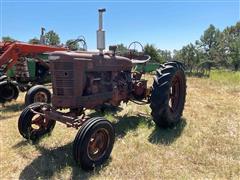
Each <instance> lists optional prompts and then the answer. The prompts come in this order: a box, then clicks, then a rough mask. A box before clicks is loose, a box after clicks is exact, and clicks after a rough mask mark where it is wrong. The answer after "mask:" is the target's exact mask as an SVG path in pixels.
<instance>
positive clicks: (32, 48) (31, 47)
mask: <svg viewBox="0 0 240 180" xmlns="http://www.w3.org/2000/svg"><path fill="white" fill-rule="evenodd" d="M63 50H65V51H66V50H67V49H66V48H63V47H53V46H46V45H36V44H27V43H22V42H16V41H15V42H0V103H5V102H6V101H11V100H12V99H16V98H17V97H18V93H19V89H20V90H21V91H25V90H28V89H29V85H30V84H29V82H30V79H29V70H28V67H27V58H33V59H35V60H36V67H37V68H36V74H35V77H36V78H35V79H33V80H32V81H33V83H32V84H31V85H33V84H36V83H40V82H42V80H43V77H45V76H44V75H45V74H47V73H48V72H49V71H48V70H49V64H48V62H46V61H43V60H42V59H41V57H40V55H42V54H43V53H48V52H53V51H63ZM14 65H15V66H16V77H15V78H14V80H12V79H9V78H8V77H7V76H6V75H4V74H5V73H6V72H7V70H9V69H10V68H12V67H13V66H14ZM50 97H51V94H50V93H49V92H48V90H47V89H46V88H44V87H43V86H37V87H34V88H32V89H31V90H30V91H29V92H28V94H27V96H26V100H27V104H30V103H31V102H34V101H39V100H40V101H43V102H50ZM34 98H35V100H34ZM44 98H45V99H44Z"/></svg>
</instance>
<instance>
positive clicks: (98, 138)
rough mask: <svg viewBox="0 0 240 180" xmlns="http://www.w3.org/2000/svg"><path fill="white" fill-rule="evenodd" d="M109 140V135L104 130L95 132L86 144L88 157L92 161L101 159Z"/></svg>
mask: <svg viewBox="0 0 240 180" xmlns="http://www.w3.org/2000/svg"><path fill="white" fill-rule="evenodd" d="M109 139H110V137H109V133H108V132H107V131H106V129H98V130H96V131H95V132H94V133H93V134H92V136H91V137H90V140H89V142H88V147H87V154H88V157H89V158H90V159H91V160H93V161H97V160H99V159H101V158H102V157H103V156H104V154H105V153H106V150H107V148H108V146H109Z"/></svg>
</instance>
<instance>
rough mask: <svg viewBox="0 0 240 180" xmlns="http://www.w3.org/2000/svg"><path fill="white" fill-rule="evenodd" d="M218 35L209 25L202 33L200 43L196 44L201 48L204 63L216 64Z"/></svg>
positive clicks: (219, 37) (219, 36)
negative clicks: (204, 59)
mask: <svg viewBox="0 0 240 180" xmlns="http://www.w3.org/2000/svg"><path fill="white" fill-rule="evenodd" d="M220 34H221V33H220V31H219V30H218V29H217V28H215V26H213V25H212V24H211V25H210V26H209V28H208V29H206V30H205V31H204V33H203V35H202V36H201V38H200V41H197V42H196V44H197V45H198V46H199V47H201V48H202V50H203V52H204V54H205V58H206V61H211V63H210V64H211V65H213V64H215V63H217V57H219V43H220V39H221V35H220ZM210 69H211V67H210Z"/></svg>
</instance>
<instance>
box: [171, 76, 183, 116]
mask: <svg viewBox="0 0 240 180" xmlns="http://www.w3.org/2000/svg"><path fill="white" fill-rule="evenodd" d="M181 87H182V80H181V74H180V73H177V74H175V75H174V76H173V78H172V82H171V87H170V93H169V97H170V98H169V107H170V110H171V112H172V113H177V112H178V109H179V102H180V99H181Z"/></svg>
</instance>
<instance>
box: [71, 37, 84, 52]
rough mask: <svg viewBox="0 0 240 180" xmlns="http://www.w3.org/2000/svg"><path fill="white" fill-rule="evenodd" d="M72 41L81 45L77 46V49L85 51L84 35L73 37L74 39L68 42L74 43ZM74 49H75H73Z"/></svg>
mask: <svg viewBox="0 0 240 180" xmlns="http://www.w3.org/2000/svg"><path fill="white" fill-rule="evenodd" d="M74 43H81V45H82V46H80V47H79V49H81V50H83V51H87V43H86V39H85V37H84V36H79V37H78V38H77V39H75V40H74V41H72V42H71V43H70V45H71V44H74ZM74 50H75V51H76V50H77V49H74Z"/></svg>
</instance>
